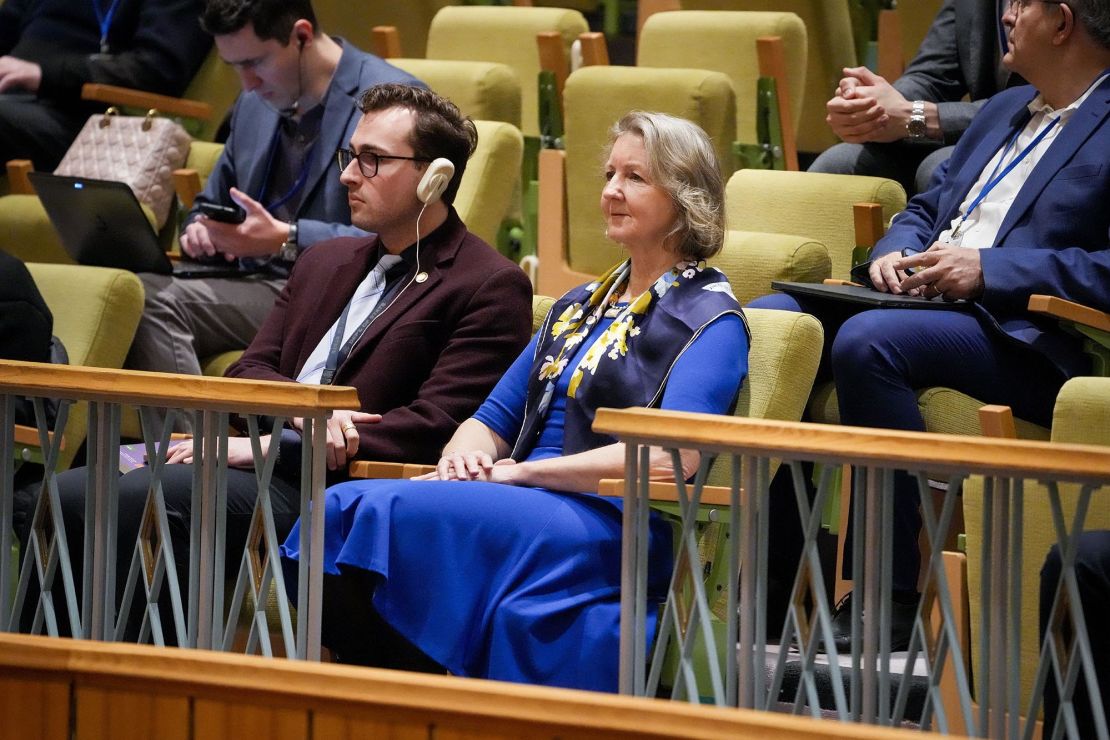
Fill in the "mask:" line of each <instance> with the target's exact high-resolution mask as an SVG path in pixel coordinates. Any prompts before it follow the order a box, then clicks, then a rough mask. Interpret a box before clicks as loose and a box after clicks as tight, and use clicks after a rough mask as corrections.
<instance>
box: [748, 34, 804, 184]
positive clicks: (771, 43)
mask: <svg viewBox="0 0 1110 740" xmlns="http://www.w3.org/2000/svg"><path fill="white" fill-rule="evenodd" d="M755 51H756V56H757V58H758V59H759V76H760V77H770V78H771V79H773V80H774V81H775V95H776V97H777V98H778V100H777V102H778V109H779V128H780V129H781V130H782V156H783V159H784V160H785V162H786V169H787V170H789V171H791V172H797V171H798V140H797V137H796V136H795V134H794V115H793V111H792V109H791V107H790V83H789V82H788V81H787V76H786V47H785V46H784V44H783V43H782V37H781V36H760V37H759V38H757V39H756V40H755Z"/></svg>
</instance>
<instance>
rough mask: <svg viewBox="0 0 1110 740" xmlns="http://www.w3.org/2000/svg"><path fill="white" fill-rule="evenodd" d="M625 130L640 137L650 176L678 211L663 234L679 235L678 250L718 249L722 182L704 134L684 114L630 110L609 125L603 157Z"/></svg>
mask: <svg viewBox="0 0 1110 740" xmlns="http://www.w3.org/2000/svg"><path fill="white" fill-rule="evenodd" d="M625 134H634V135H636V136H639V137H640V139H641V140H642V141H643V142H644V150H645V151H646V152H647V160H648V169H649V174H650V175H651V179H652V181H653V182H654V183H655V184H656V185H658V186H659V187H661V188H663V190H665V191H666V192H667V194H668V195H670V196H671V201H672V202H673V203H674V206H675V210H677V211H678V220H677V221H676V222H675V225H674V228H673V229H672V230H671V232H670V234H668V235H667V236H671V235H674V234H677V235H678V236H679V243H678V247H677V252H678V253H679V255H681V256H682V257H686V258H688V259H696V260H703V259H708V258H710V257H712V256H713V255H715V254H717V252H719V251H721V247H722V246H723V245H724V238H725V208H724V201H725V184H724V180H723V179H722V178H721V168H720V166H719V165H718V163H717V154H716V152H715V151H714V150H713V144H712V142H711V141H710V140H709V136H708V134H706V133H705V131H703V130H702V128H701V127H700V126H698V125H697V124H695V123H692V122H690V121H687V120H686V119H685V118H677V117H675V116H671V115H667V114H666V113H651V112H647V111H631V112H629V113H626V114H625V115H624V116H623V117H622V118H621V119H620V120H619V121H617V122H616V123H615V124H613V128H611V129H610V130H609V144H608V146H606V149H605V157H606V158H608V156H609V154H610V153H611V152H612V150H613V145H614V144H615V143H616V141H617V139H618V138H620V137H621V136H624V135H625Z"/></svg>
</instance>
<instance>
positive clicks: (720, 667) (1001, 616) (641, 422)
mask: <svg viewBox="0 0 1110 740" xmlns="http://www.w3.org/2000/svg"><path fill="white" fill-rule="evenodd" d="M593 428H594V430H595V431H597V432H600V433H603V434H610V435H613V436H615V437H617V438H618V439H619V440H620V441H622V442H624V443H626V444H627V458H626V484H625V487H624V504H625V505H624V534H623V541H624V558H623V576H622V604H621V619H622V624H621V678H620V686H621V691H622V692H624V693H629V694H633V695H647V696H652V695H655V693H656V692H657V691H658V688H659V686H660V685H661V684H660V680H661V672H663V671H665V670H671V669H674V672H675V676H674V682H673V684H672V685H673V686H674V687H677V689H678V690H677V691H674V694H675V695H678V696H691V697H697V696H699V695H701V696H702V697H707V698H709V699H710V700H714V701H716V702H717V703H719V704H727V705H734V706H740V707H750V708H756V709H776V708H783V707H784V706H785V707H786V708H792V710H793V711H794V712H796V713H802V712H805V713H811V714H813V715H814V716H820V715H821V714H822V711H823V710H824V711H825V712H829V713H833V714H835V715H836V716H838V717H839V718H841V719H843V720H848V721H855V722H866V723H874V724H881V725H894V726H897V725H898V724H900V723H902V722H904V721H910V722H914V723H920V724H921V725H923V726H924V727H926V728H929V727H933V726H935V727H937V728H939V729H940V730H941V731H944V732H951V731H965V730H966V732H967V734H969V735H975V736H982V737H1012V738H1017V737H1025V738H1029V737H1031V736H1032V734H1033V732H1034V730H1035V727H1036V724H1035V723H1036V717H1037V714H1038V712H1039V710H1040V702H1041V698H1042V694H1043V690H1044V687H1045V685H1046V684H1047V683H1049V682H1053V683H1056V684H1057V686H1058V688H1059V693H1060V696H1061V712H1062V713H1063V714H1066V713H1068V712H1070V711H1071V701H1072V697H1073V693H1074V691H1075V676H1077V675H1079V674H1080V673H1082V674H1083V675H1085V676H1087V677H1088V682H1087V683H1088V690H1089V691H1090V690H1091V686H1090V680H1089V678H1090V677H1091V676H1093V675H1095V673H1094V672H1095V665H1096V660H1099V661H1101V660H1105V656H1094V655H1093V654H1092V651H1091V645H1090V640H1089V635H1088V633H1087V630H1086V621H1085V620H1084V618H1083V614H1082V608H1081V605H1080V598H1079V592H1078V586H1077V582H1076V579H1075V574H1074V561H1075V554H1076V540H1077V536H1078V535H1079V533H1080V532H1081V531H1082V529H1083V524H1084V521H1085V518H1086V515H1087V512H1088V510H1089V509H1091V508H1093V507H1094V506H1096V505H1098V506H1106V505H1107V495H1108V493H1110V448H1107V447H1100V446H1087V445H1074V444H1058V443H1053V444H1050V443H1042V442H1027V441H1017V440H995V439H987V438H975V437H957V436H949V435H932V434H924V433H910V432H896V431H886V430H877V429H864V428H858V427H836V426H832V425H824V424H804V423H787V422H773V421H761V420H754V419H742V418H736V417H722V416H713V415H706V414H681V413H672V412H664V411H658V410H646V409H626V410H620V411H618V410H612V409H601V410H599V411H598V413H597V416H596V419H595V422H594V427H593ZM650 446H656V447H662V448H664V449H665V450H669V451H670V452H671V454H672V455H674V459H675V468H676V469H681V465H680V464H679V463H678V450H680V449H681V450H690V449H696V450H699V451H701V452H702V453H703V456H702V458H703V462H702V469H701V470H700V471H699V473H698V475H697V477H696V478H695V481H694V483H693V484H687V483H685V482H683V481H675V483H674V485H673V487H674V488H675V489H676V490H677V492H678V499H679V502H680V506H679V509H680V512H679V513H680V521H681V535H680V538H679V543H680V544H679V552H678V553H676V558H675V563H676V564H675V572H674V574H673V575H672V577H671V584H672V586H671V590H670V593H669V596H668V599H667V604H666V606H665V608H664V611H663V614H662V616H661V618H660V621H659V628H658V634H657V636H656V639H655V644H654V647H653V649H652V652H651V654H650V655H649V654H648V650H647V646H648V642H647V640H646V635H645V633H644V625H645V614H646V608H647V606H646V582H647V581H646V569H647V565H646V564H647V555H648V551H647V542H648V538H647V536H648V509H649V505H650V504H649V501H650V500H651V499H652V498H653V496H652V491H653V490H654V489H655V488H658V486H659V484H658V483H654V484H649V482H648V480H647V471H648V448H649V447H650ZM712 455H726V456H728V458H727V461H728V462H730V463H731V478H732V480H731V485H730V487H729V491H728V494H729V495H728V501H726V502H723V503H722V502H721V498H720V496H719V495H717V497H716V498H715V499H714V501H715V502H714V503H713V505H712V507H713V509H714V510H713V512H711V514H712V517H711V518H712V519H713V520H714V521H717V522H721V523H725V526H726V527H728V529H729V530H730V532H731V535H732V536H731V539H730V542H729V544H728V546H727V547H724V548H723V551H721V550H719V551H718V552H717V555H716V557H715V558H714V562H713V563H712V565H713V567H714V568H718V567H722V566H723V567H727V568H728V573H727V575H725V576H724V577H718V578H717V579H716V580H715V582H716V583H724V584H729V585H730V586H735V584H737V583H739V584H740V586H739V588H738V589H737V588H735V587H730V588H729V594H728V604H727V608H726V610H725V614H726V618H725V624H724V625H723V632H722V631H720V630H715V629H713V627H712V624H713V618H714V617H713V615H712V614H711V610H710V599H709V597H708V596H707V594H706V591H708V590H709V589H707V588H703V587H701V586H700V585H699V584H700V582H701V580H702V579H703V577H704V572H703V571H704V569H705V568H706V567H707V566H705V565H704V564H703V563H702V562H701V558H700V556H699V550H698V543H697V541H696V538H695V533H696V530H697V528H698V527H699V526H701V525H700V524H699V521H704V517H703V518H702V519H701V520H699V519H698V517H699V515H700V514H701V513H702V509H703V508H704V507H705V506H706V501H705V500H704V499H703V491H705V490H706V487H705V486H704V485H703V483H704V480H705V475H706V472H707V470H708V465H709V463H710V458H711V457H712ZM779 460H781V461H782V464H783V465H784V466H786V467H787V469H788V470H789V471H790V472H791V473H792V476H793V482H794V489H795V490H794V493H795V499H796V503H797V509H798V516H799V519H800V521H801V524H802V529H803V531H804V533H805V545H804V548H803V555H802V558H801V562H800V565H799V568H798V571H797V574H796V579H795V585H794V591H793V594H792V598H791V605H790V607H789V609H788V613H787V616H786V620H785V622H784V623H783V625H781V626H782V638H781V643H780V644H778V645H774V644H769V642H768V639H767V633H768V631H769V630H768V625H767V624H766V604H767V594H768V591H767V588H768V587H767V563H768V558H769V557H772V556H773V555H772V554H771V553H769V551H768V545H767V543H768V539H769V535H770V532H769V521H768V513H767V512H768V511H769V483H770V471H771V469H772V466H773V465H775V464H777V462H778V461H779ZM803 461H812V462H814V463H818V464H820V465H819V469H820V470H821V473H820V475H819V476H818V478H819V480H818V481H817V485H816V497H815V499H814V500H813V501H810V500H809V499H808V497H807V493H806V490H805V489H806V485H805V479H804V476H803V474H802V468H801V463H802V462H803ZM843 465H848V466H851V467H852V468H853V471H854V472H853V475H852V478H851V480H852V485H853V492H854V497H853V498H854V504H855V506H854V507H853V508H854V511H853V515H852V522H853V524H852V526H853V527H854V528H855V533H856V534H855V537H854V538H853V548H852V549H853V564H852V580H853V581H854V584H855V589H854V593H855V594H856V596H855V597H854V598H853V600H852V606H853V614H852V617H853V618H852V624H853V639H852V647H851V650H850V655H844V656H841V655H838V654H837V653H836V651H835V650H834V649H833V645H832V642H833V641H832V639H831V638H832V632H831V613H832V612H831V608H830V607H831V603H830V602H831V599H830V598H829V594H828V593H827V592H826V588H825V580H826V579H825V575H824V570H825V568H824V567H823V563H822V559H821V557H820V553H819V551H818V545H817V533H818V529H819V525H820V519H821V516H820V515H821V511H822V509H823V508H824V505H825V503H826V502H827V501H828V500H829V499H830V496H831V494H832V492H833V491H834V490H835V488H836V485H837V483H838V481H839V479H840V475H839V473H838V472H837V470H838V469H839V466H843ZM897 471H903V472H904V473H905V474H907V475H908V476H909V480H910V481H912V483H913V485H914V487H915V488H916V490H917V492H918V494H919V497H920V500H921V516H922V521H923V529H924V532H925V534H926V536H927V537H928V540H929V542H930V544H931V546H932V553H931V555H930V556H929V557H928V559H927V563H926V566H925V568H924V571H925V572H924V582H923V585H922V588H921V591H922V597H921V599H920V601H919V603H918V605H917V612H916V618H915V624H914V630H913V637H912V639H911V642H910V646H909V650H908V652H907V653H906V654H905V655H904V656H897V657H898V658H904V665H905V667H904V669H894V668H892V658H893V657H895V656H893V655H892V650H891V644H890V624H891V619H892V617H891V614H890V604H891V595H890V594H891V580H892V567H891V562H892V553H893V534H892V524H891V522H892V520H893V516H892V510H893V496H894V491H895V484H894V478H895V476H894V474H895V473H896V472H897ZM937 480H939V481H943V482H944V483H945V484H946V487H947V492H946V493H945V494H944V498H943V504H942V505H941V506H940V507H939V510H938V509H937V507H935V506H934V505H933V503H932V499H931V496H930V495H929V493H930V481H937ZM1034 484H1039V485H1043V486H1044V488H1043V489H1042V488H1039V487H1037V486H1035V485H1034ZM1065 487H1069V488H1068V492H1067V493H1066V497H1068V498H1070V499H1074V502H1075V506H1074V512H1072V511H1071V504H1070V503H1069V504H1067V506H1065V504H1064V503H1063V502H1062V496H1061V491H1062V489H1065ZM961 489H966V490H965V491H964V493H965V495H969V494H968V491H971V490H972V489H975V490H977V491H978V492H979V493H977V494H975V495H977V496H979V495H981V497H982V501H983V516H982V520H983V522H982V534H981V557H982V578H981V580H980V582H979V593H980V594H981V597H982V602H983V603H982V609H981V621H980V630H979V639H978V644H977V645H976V646H974V647H973V649H977V651H978V652H977V654H976V656H975V657H976V658H977V661H978V662H977V666H978V668H979V670H978V673H977V674H976V675H975V680H974V690H975V695H974V699H976V700H977V701H978V704H977V706H976V705H975V704H974V702H973V695H972V685H973V683H972V681H971V676H970V674H969V668H968V666H969V662H968V661H967V660H966V658H967V656H966V655H965V653H964V650H963V649H961V645H962V643H963V640H962V639H961V636H960V635H959V634H958V625H959V621H958V619H957V617H956V614H957V610H956V608H955V606H954V600H955V599H954V596H953V593H952V589H951V587H950V584H949V580H948V579H949V576H948V573H947V571H946V569H945V567H944V564H943V560H942V556H941V547H940V543H941V541H942V535H943V533H945V532H946V531H947V529H948V526H949V523H950V522H951V520H952V515H953V512H954V510H955V507H956V506H957V505H959V496H960V492H961ZM1095 496H1097V498H1094V497H1095ZM1046 500H1047V503H1048V505H1047V506H1046V505H1045V502H1046ZM1034 509H1036V510H1038V511H1039V514H1038V516H1040V517H1047V518H1049V519H1051V520H1052V521H1053V522H1054V525H1055V534H1056V539H1055V544H1058V545H1059V548H1060V552H1061V559H1062V574H1061V577H1060V581H1059V582H1058V584H1057V588H1056V593H1057V596H1056V598H1055V600H1054V602H1053V604H1052V607H1051V608H1052V615H1053V617H1052V619H1051V620H1050V624H1051V625H1053V627H1052V630H1051V631H1050V633H1049V635H1047V636H1046V638H1045V639H1044V641H1043V643H1042V648H1041V652H1040V659H1039V662H1038V664H1037V666H1036V670H1035V673H1036V679H1035V681H1033V682H1032V686H1033V688H1032V689H1031V693H1025V694H1024V695H1023V692H1022V683H1021V673H1022V670H1021V668H1022V666H1021V659H1020V653H1019V641H1020V635H1021V624H1022V620H1023V618H1024V619H1027V620H1028V619H1034V620H1035V619H1036V609H1037V603H1036V598H1037V595H1036V594H1035V593H1034V594H1029V593H1022V585H1021V578H1020V576H1019V575H1014V573H1017V574H1020V573H1021V571H1022V568H1023V567H1025V568H1038V569H1039V566H1040V562H1041V560H1042V559H1043V558H1044V556H1045V555H1046V554H1047V547H1045V551H1043V552H1038V553H1036V554H1035V555H1034V557H1035V558H1036V561H1035V562H1029V561H1026V562H1025V563H1024V565H1023V562H1022V552H1023V544H1024V543H1023V530H1024V527H1025V523H1026V516H1027V515H1026V511H1027V510H1028V511H1033V510H1034ZM1065 510H1067V511H1065ZM915 544H916V543H915ZM741 574H743V577H741ZM705 580H706V581H707V582H708V579H705ZM691 583H693V584H694V586H695V587H694V588H691V587H690V586H689V584H691ZM676 584H678V585H676ZM683 584H685V585H683ZM737 591H739V593H738V594H737V593H736V592H737ZM1030 607H1031V608H1030ZM934 610H936V612H938V613H939V615H940V618H939V623H938V621H937V620H935V619H934V618H933V617H932V615H933V614H934ZM866 615H876V616H877V617H878V618H869V617H868V616H866ZM778 626H779V625H773V626H772V628H774V627H778ZM703 644H704V646H705V647H704V648H703V647H701V645H703ZM1058 646H1063V647H1058ZM718 648H719V649H718ZM701 651H704V653H708V655H710V656H712V657H711V658H710V659H709V661H710V662H709V666H708V670H705V669H704V666H699V665H697V663H698V653H699V652H701ZM818 655H821V657H822V660H820V661H819V660H818ZM668 659H669V662H668ZM842 659H843V660H842ZM845 661H846V662H845ZM790 664H792V665H793V666H794V668H795V673H800V678H799V679H798V680H797V684H796V686H794V687H793V688H790V689H784V688H783V687H784V674H785V672H786V668H787V666H788V665H790ZM668 666H669V667H668ZM676 666H677V668H675V667H676ZM953 674H954V678H955V688H956V690H955V692H945V691H943V690H942V683H943V682H944V681H945V680H946V678H947V679H951V678H952V677H953ZM699 675H701V676H703V677H704V676H708V677H709V679H708V680H706V681H704V682H699V679H698V676H699ZM1065 676H1067V677H1068V678H1066V679H1065V678H1064V677H1065ZM819 683H821V684H823V685H824V686H825V687H826V690H827V692H828V695H827V696H826V697H824V698H822V699H820V700H819V697H818V693H817V685H818V684H819ZM915 683H916V684H917V688H916V689H915V688H913V684H915ZM706 684H708V685H706ZM664 685H665V684H664ZM911 691H917V692H918V694H919V698H920V695H921V694H923V695H924V696H923V699H922V701H921V704H920V706H921V709H920V711H919V712H918V711H911V710H909V709H907V706H908V701H909V697H910V693H911ZM1091 693H1092V694H1093V696H1092V699H1091V702H1092V705H1093V707H1094V711H1093V713H1094V714H1095V716H1096V722H1097V717H1098V716H1099V715H1100V714H1101V712H1102V707H1103V706H1105V704H1104V703H1103V702H1105V701H1106V700H1110V697H1103V698H1102V700H1101V701H1100V699H1099V696H1098V689H1097V687H1095V688H1094V689H1093V691H1091ZM822 704H825V706H822ZM1063 714H1062V716H1063ZM1023 715H1024V716H1023ZM1100 732H1101V735H1100V736H1102V737H1105V734H1106V733H1105V726H1104V725H1103V726H1101V727H1100Z"/></svg>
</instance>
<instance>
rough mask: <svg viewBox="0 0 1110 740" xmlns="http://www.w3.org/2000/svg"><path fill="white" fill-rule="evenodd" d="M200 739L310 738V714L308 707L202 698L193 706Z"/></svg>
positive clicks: (197, 736)
mask: <svg viewBox="0 0 1110 740" xmlns="http://www.w3.org/2000/svg"><path fill="white" fill-rule="evenodd" d="M193 725H194V728H195V730H194V734H193V736H194V737H196V738H204V739H205V740H240V739H241V738H268V740H307V739H308V738H309V737H310V735H309V732H308V713H307V712H306V711H305V710H304V709H287V708H283V707H275V706H266V705H259V704H248V703H245V702H242V701H236V700H228V701H221V700H219V699H198V700H197V702H196V705H195V706H194V709H193Z"/></svg>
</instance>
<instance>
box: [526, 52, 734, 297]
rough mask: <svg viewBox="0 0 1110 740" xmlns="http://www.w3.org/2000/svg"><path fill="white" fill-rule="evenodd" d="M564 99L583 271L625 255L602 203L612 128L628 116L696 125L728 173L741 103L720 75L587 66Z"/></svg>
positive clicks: (572, 210) (570, 196)
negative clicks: (608, 230)
mask: <svg viewBox="0 0 1110 740" xmlns="http://www.w3.org/2000/svg"><path fill="white" fill-rule="evenodd" d="M563 101H564V102H563V104H564V107H565V118H566V184H567V201H566V202H567V241H568V254H569V261H570V266H571V268H573V269H574V270H577V271H578V272H583V273H588V274H591V275H598V274H601V273H602V272H603V271H604V270H605V269H606V268H608V267H610V266H612V265H613V264H614V263H615V262H617V261H618V260H619V259H620V257H621V252H620V249H619V248H618V247H617V246H616V245H615V244H613V243H612V242H609V241H608V240H607V239H606V238H605V224H604V221H603V219H602V217H601V210H600V205H599V204H600V203H601V190H602V187H603V186H604V184H605V179H604V177H603V172H602V169H603V167H604V164H605V163H604V160H603V159H602V155H603V154H604V151H605V146H606V143H607V142H608V140H609V129H610V128H611V127H612V126H613V124H614V123H615V122H616V121H618V120H619V119H620V118H621V116H623V115H624V114H625V113H627V112H628V111H630V110H646V111H657V112H661V113H669V114H671V115H675V116H680V117H682V118H687V119H689V120H691V121H693V122H694V123H696V124H698V125H699V126H701V127H702V128H703V129H705V131H706V133H708V134H709V138H710V139H711V140H712V141H713V143H714V145H715V146H716V148H717V156H718V158H719V159H720V161H721V169H722V174H723V175H724V176H725V177H728V174H729V172H731V169H732V156H731V150H730V144H731V141H732V139H733V137H734V135H735V133H734V132H735V131H736V104H735V99H734V96H733V93H732V83H730V82H729V80H728V78H727V77H726V76H725V75H723V74H722V73H720V72H710V71H707V70H701V69H646V68H642V67H602V66H597V67H583V68H582V69H579V70H578V71H576V72H574V73H572V74H571V75H570V76H569V77H568V78H567V85H566V89H565V91H564V93H563ZM745 228H747V227H745ZM541 269H542V267H541Z"/></svg>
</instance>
